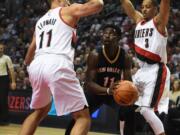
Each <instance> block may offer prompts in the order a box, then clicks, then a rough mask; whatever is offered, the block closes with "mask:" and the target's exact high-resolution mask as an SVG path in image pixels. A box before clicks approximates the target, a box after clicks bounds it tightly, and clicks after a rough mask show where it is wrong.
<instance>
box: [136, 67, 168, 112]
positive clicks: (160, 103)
mask: <svg viewBox="0 0 180 135" xmlns="http://www.w3.org/2000/svg"><path fill="white" fill-rule="evenodd" d="M133 82H134V84H135V85H136V86H137V88H138V90H139V91H140V96H139V99H138V100H137V102H136V103H135V104H136V105H138V106H143V107H150V108H153V109H154V110H155V111H158V112H159V113H162V112H164V113H167V112H168V104H169V90H170V71H169V69H168V68H167V67H166V65H164V64H144V65H143V66H142V67H141V68H140V69H139V70H138V71H137V72H136V74H135V75H134V76H133Z"/></svg>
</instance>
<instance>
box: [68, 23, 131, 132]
mask: <svg viewBox="0 0 180 135" xmlns="http://www.w3.org/2000/svg"><path fill="white" fill-rule="evenodd" d="M102 30H103V34H102V46H101V47H100V48H98V49H97V50H96V51H92V52H90V54H89V56H88V60H87V72H86V81H85V84H84V91H85V94H86V98H87V101H88V104H89V111H90V114H92V113H93V112H95V111H96V110H97V109H98V108H100V107H101V106H102V105H103V104H106V105H108V106H110V107H111V108H114V109H115V110H116V111H119V105H117V104H116V103H115V101H114V99H113V96H112V94H113V87H114V85H113V84H114V83H115V82H117V81H119V80H121V79H122V78H121V76H122V74H123V76H124V79H125V80H131V59H130V57H129V56H128V55H127V54H126V52H125V51H124V49H122V48H121V47H120V46H119V45H118V41H119V39H120V34H121V31H120V29H119V28H118V27H117V26H115V25H105V26H104V27H103V28H102ZM120 111H121V108H120ZM122 111H124V110H122ZM120 113H121V112H120ZM123 113H127V115H126V116H125V120H126V119H127V120H126V121H127V124H125V125H126V126H127V127H126V126H125V134H126V135H133V132H132V131H131V130H128V128H131V129H132V128H133V127H131V126H134V125H133V124H132V122H133V121H132V119H133V118H132V117H133V115H132V114H131V111H130V110H127V109H126V112H123ZM121 115H122V113H121ZM128 120H129V121H128ZM72 127H73V121H72V122H71V123H70V124H69V126H68V128H67V130H66V134H65V135H69V133H70V131H71V128H72Z"/></svg>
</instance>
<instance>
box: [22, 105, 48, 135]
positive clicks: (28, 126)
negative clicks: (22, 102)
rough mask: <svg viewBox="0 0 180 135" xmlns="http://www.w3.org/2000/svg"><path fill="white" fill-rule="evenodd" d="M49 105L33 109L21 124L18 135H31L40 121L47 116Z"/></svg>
mask: <svg viewBox="0 0 180 135" xmlns="http://www.w3.org/2000/svg"><path fill="white" fill-rule="evenodd" d="M50 107H51V103H49V104H48V105H46V106H45V107H42V108H40V109H35V111H34V112H32V113H31V114H30V115H29V116H28V117H27V118H26V119H25V121H24V122H23V125H22V127H21V130H20V132H19V135H33V134H34V132H35V130H36V128H37V126H38V125H39V123H40V121H41V120H42V119H43V118H44V117H45V116H46V115H47V113H48V112H49V110H50Z"/></svg>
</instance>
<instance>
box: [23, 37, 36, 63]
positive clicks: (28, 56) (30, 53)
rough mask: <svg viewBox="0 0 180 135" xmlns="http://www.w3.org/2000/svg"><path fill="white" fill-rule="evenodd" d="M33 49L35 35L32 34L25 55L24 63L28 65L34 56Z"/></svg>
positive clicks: (34, 47)
mask: <svg viewBox="0 0 180 135" xmlns="http://www.w3.org/2000/svg"><path fill="white" fill-rule="evenodd" d="M35 50H36V40H35V36H33V39H32V42H31V44H30V46H29V48H28V51H27V54H26V57H25V61H24V62H25V64H26V65H29V64H30V63H31V61H32V60H33V58H34V54H35Z"/></svg>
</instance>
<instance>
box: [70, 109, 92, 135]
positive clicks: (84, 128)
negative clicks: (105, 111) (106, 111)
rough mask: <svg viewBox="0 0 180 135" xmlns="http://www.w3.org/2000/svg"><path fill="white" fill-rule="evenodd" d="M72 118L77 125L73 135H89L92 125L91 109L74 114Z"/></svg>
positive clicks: (74, 127)
mask: <svg viewBox="0 0 180 135" xmlns="http://www.w3.org/2000/svg"><path fill="white" fill-rule="evenodd" d="M72 116H73V118H74V119H75V124H74V126H73V128H72V131H71V135H87V133H88V131H89V128H90V124H91V118H90V115H89V109H88V108H86V109H83V110H81V111H78V112H74V113H72Z"/></svg>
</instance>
